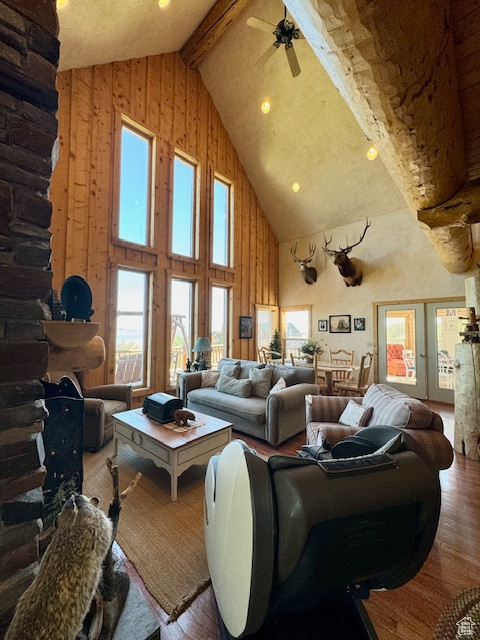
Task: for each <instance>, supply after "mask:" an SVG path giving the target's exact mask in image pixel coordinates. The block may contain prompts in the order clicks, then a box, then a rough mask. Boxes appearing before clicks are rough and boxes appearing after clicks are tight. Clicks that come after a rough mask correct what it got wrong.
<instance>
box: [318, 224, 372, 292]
mask: <svg viewBox="0 0 480 640" xmlns="http://www.w3.org/2000/svg"><path fill="white" fill-rule="evenodd" d="M369 226H370V222H369V221H368V218H367V220H366V224H365V229H364V230H363V233H362V235H361V237H360V240H359V241H358V242H356V243H355V244H351V245H349V246H348V247H345V249H342V247H340V248H339V249H338V251H335V250H334V249H329V248H328V245H329V244H330V243H331V241H332V237H331V236H330V240H328V242H327V239H326V238H325V234H324V235H323V239H324V240H325V246H324V247H323V250H324V251H325V253H327V254H328V255H329V256H335V257H334V259H333V264H335V265H336V266H337V267H338V270H339V271H340V275H341V276H342V277H343V281H344V282H345V284H346V285H347V287H357V286H360V285H361V284H362V277H363V270H362V263H361V262H360V260H357V259H356V258H349V257H348V254H349V253H350V251H351V250H352V249H353V247H356V246H357V245H359V244H360V243H361V241H362V240H363V239H364V237H365V234H366V233H367V229H368V227H369Z"/></svg>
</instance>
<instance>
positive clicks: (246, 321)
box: [240, 316, 253, 338]
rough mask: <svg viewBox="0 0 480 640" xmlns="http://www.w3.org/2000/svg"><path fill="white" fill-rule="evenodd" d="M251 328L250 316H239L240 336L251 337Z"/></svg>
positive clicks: (251, 319) (251, 320)
mask: <svg viewBox="0 0 480 640" xmlns="http://www.w3.org/2000/svg"><path fill="white" fill-rule="evenodd" d="M252 329H253V318H252V316H240V338H251V337H252Z"/></svg>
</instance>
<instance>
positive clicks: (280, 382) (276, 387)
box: [270, 378, 287, 393]
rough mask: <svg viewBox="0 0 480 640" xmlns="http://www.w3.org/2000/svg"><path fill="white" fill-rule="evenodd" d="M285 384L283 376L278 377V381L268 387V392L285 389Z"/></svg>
mask: <svg viewBox="0 0 480 640" xmlns="http://www.w3.org/2000/svg"><path fill="white" fill-rule="evenodd" d="M286 386H287V383H286V382H285V378H279V379H278V381H277V382H276V383H275V384H274V385H273V387H272V388H271V389H270V393H276V392H277V391H281V390H282V389H285V387H286Z"/></svg>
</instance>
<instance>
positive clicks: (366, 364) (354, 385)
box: [335, 351, 373, 396]
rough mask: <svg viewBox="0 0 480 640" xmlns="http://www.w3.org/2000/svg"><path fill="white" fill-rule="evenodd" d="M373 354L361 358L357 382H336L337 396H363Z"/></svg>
mask: <svg viewBox="0 0 480 640" xmlns="http://www.w3.org/2000/svg"><path fill="white" fill-rule="evenodd" d="M372 362H373V354H372V353H370V351H367V353H366V354H365V355H364V356H362V358H361V360H360V368H359V370H358V378H357V380H346V381H344V382H338V383H337V384H336V385H335V390H336V391H337V393H338V395H339V396H364V395H365V393H366V391H367V389H368V378H369V377H370V370H371V368H372Z"/></svg>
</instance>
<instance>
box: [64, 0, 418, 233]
mask: <svg viewBox="0 0 480 640" xmlns="http://www.w3.org/2000/svg"><path fill="white" fill-rule="evenodd" d="M213 4H214V1H213V0H181V1H180V0H171V2H170V5H169V6H168V7H167V9H164V10H162V9H160V8H159V7H158V4H157V1H156V0H146V1H145V0H143V1H140V0H122V2H121V3H118V2H116V3H114V2H113V1H112V0H101V1H100V0H81V2H80V1H79V0H69V3H68V5H67V7H66V8H65V9H64V10H61V11H59V20H60V42H61V49H60V69H67V68H73V67H84V66H90V65H92V64H101V63H104V62H111V61H112V60H124V59H128V58H133V57H141V56H145V55H152V54H155V53H163V52H167V51H175V50H179V49H181V47H182V46H183V44H184V43H185V42H186V41H187V40H188V38H189V37H190V35H191V34H192V33H193V31H194V30H195V28H196V27H197V26H198V24H199V23H200V22H201V21H202V19H203V18H204V16H205V15H206V14H207V13H208V11H209V9H210V8H211V6H212V5H213ZM283 12H284V7H283V3H282V2H281V0H254V1H253V2H251V3H250V4H249V5H248V6H247V8H246V9H245V10H244V11H243V13H241V15H240V17H239V18H238V19H236V20H235V22H234V23H233V24H232V26H231V27H230V29H229V30H228V32H227V33H226V34H225V35H224V36H223V37H222V38H221V39H220V41H219V42H218V43H217V45H216V46H215V47H214V48H213V50H212V51H211V52H210V53H209V54H208V55H207V56H206V57H205V59H204V60H203V62H202V63H201V65H200V71H201V74H202V76H203V79H204V82H205V84H206V86H207V88H208V90H209V92H210V94H211V96H212V98H213V100H214V102H215V105H216V107H217V109H218V111H219V113H220V115H221V117H222V120H223V122H224V124H225V126H226V128H227V130H228V132H229V134H230V137H231V139H232V142H233V143H234V145H235V148H236V149H237V152H238V154H239V157H240V159H241V161H242V163H243V165H244V167H245V169H246V172H247V174H248V177H249V179H250V181H251V183H252V185H253V187H254V189H255V191H256V193H257V196H258V198H259V200H260V203H261V205H262V207H263V209H264V211H265V214H266V216H267V218H268V220H269V221H270V223H271V225H272V228H273V229H274V232H275V234H276V236H277V238H278V239H279V240H280V241H284V240H291V239H293V238H298V237H301V236H308V235H309V234H313V233H315V232H319V231H322V230H326V229H329V228H331V227H334V226H337V225H340V224H344V223H347V222H351V221H353V220H359V221H360V220H364V219H365V217H367V216H368V217H372V216H375V215H380V214H383V213H387V212H391V211H396V210H399V209H404V208H405V207H406V205H405V201H404V199H403V197H402V196H401V194H400V192H399V191H398V189H397V187H396V186H395V184H394V182H393V180H392V178H391V177H390V175H389V174H388V172H387V171H386V169H385V167H384V165H383V162H382V160H381V158H377V159H376V160H375V161H373V162H371V161H369V160H368V159H367V157H366V151H367V149H368V147H369V143H368V141H367V139H366V137H365V135H364V133H363V132H362V130H361V129H360V127H359V125H358V124H357V122H356V120H355V118H354V116H353V115H352V113H351V111H350V109H349V108H348V107H347V105H346V104H345V102H344V100H343V99H342V98H341V96H340V94H339V93H338V91H337V90H336V89H335V87H334V86H333V84H332V82H331V81H330V79H329V77H328V75H327V74H326V72H325V71H324V69H323V67H322V65H321V64H320V62H319V61H318V59H317V57H316V56H315V54H314V52H313V51H312V49H311V47H310V45H309V44H308V42H307V41H306V40H299V41H296V42H295V50H296V52H297V56H298V60H299V63H300V66H301V69H302V72H301V74H300V75H299V76H298V77H296V78H293V77H292V75H291V73H290V70H289V67H288V63H287V59H286V55H285V51H284V48H283V47H282V48H281V49H280V50H278V51H276V52H275V54H274V55H273V56H272V58H271V59H270V60H269V61H268V62H267V64H266V65H265V67H264V68H263V69H255V68H254V65H255V63H256V62H257V60H258V59H259V58H260V57H261V56H262V54H263V53H264V52H265V50H266V49H267V48H268V47H269V46H271V45H272V44H273V41H274V40H275V37H274V36H273V35H271V34H268V33H265V32H263V31H259V30H257V29H253V28H251V27H249V26H247V24H246V21H247V18H248V17H249V16H251V15H255V16H257V17H258V18H261V19H263V20H266V21H268V22H270V23H272V24H277V23H278V22H279V21H280V20H281V19H282V18H283ZM267 97H268V98H269V100H270V102H271V104H272V108H271V111H270V113H269V114H268V115H264V114H263V113H262V111H261V109H260V106H261V102H262V100H263V99H264V98H267ZM295 181H297V182H298V183H299V184H300V187H301V188H300V191H299V192H298V193H294V192H293V191H292V188H291V185H292V183H293V182H295ZM359 226H360V230H361V229H362V228H363V224H360V225H359Z"/></svg>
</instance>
